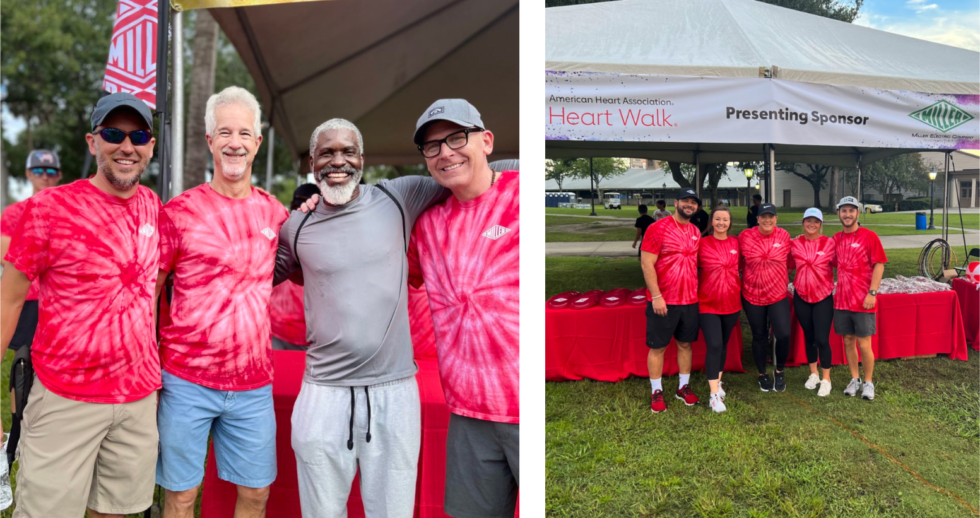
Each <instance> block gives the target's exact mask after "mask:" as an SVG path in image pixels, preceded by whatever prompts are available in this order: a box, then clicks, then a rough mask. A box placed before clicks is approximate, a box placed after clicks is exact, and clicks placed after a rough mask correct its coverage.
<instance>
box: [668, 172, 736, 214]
mask: <svg viewBox="0 0 980 518" xmlns="http://www.w3.org/2000/svg"><path fill="white" fill-rule="evenodd" d="M667 167H668V168H670V175H671V177H673V179H674V181H675V182H677V184H678V185H679V186H680V187H681V188H682V189H683V188H691V189H695V190H696V187H695V184H696V183H697V181H696V176H697V169H696V167H695V166H694V164H682V163H680V162H667ZM702 168H703V169H704V171H703V174H704V176H703V177H702V178H701V192H705V191H707V192H708V193H709V196H710V200H709V203H706V204H702V206H704V207H708V208H709V209H710V208H713V207H714V206H715V205H717V204H718V184H719V183H720V182H721V179H722V177H725V176H727V175H728V164H727V163H725V164H704V165H702Z"/></svg>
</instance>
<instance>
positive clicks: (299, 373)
mask: <svg viewBox="0 0 980 518" xmlns="http://www.w3.org/2000/svg"><path fill="white" fill-rule="evenodd" d="M273 353H274V356H275V381H274V382H273V385H272V397H273V400H274V403H275V412H276V427H277V429H276V455H277V456H278V461H279V474H278V476H277V477H276V481H275V482H274V483H273V484H272V488H271V492H270V495H269V504H268V507H267V509H268V511H267V514H266V516H268V517H269V518H274V517H280V516H281V517H284V518H287V517H288V518H295V517H298V516H300V514H301V513H300V505H299V484H298V482H297V479H296V457H295V455H294V454H293V449H292V446H290V435H291V432H292V427H291V426H290V416H291V415H292V412H293V403H294V402H295V401H296V396H298V395H299V389H300V386H301V384H302V380H303V366H304V361H305V357H306V353H305V352H302V351H273ZM417 361H418V364H419V373H418V374H417V375H416V376H415V379H416V380H417V381H418V384H419V396H420V398H421V400H422V450H421V452H420V453H419V474H418V482H417V485H416V489H415V518H427V517H444V516H448V515H447V514H445V513H443V512H442V502H443V491H444V484H445V478H446V433H447V432H448V429H449V408H448V407H447V406H446V400H445V398H444V397H443V395H442V385H441V384H440V382H439V370H438V367H437V365H436V362H435V361H433V360H417ZM203 486H204V487H203V495H202V499H201V517H202V518H233V516H234V512H235V499H236V498H237V493H236V489H235V486H234V485H233V484H231V483H228V482H225V481H223V480H220V479H219V478H218V472H217V467H216V465H215V462H214V453H213V451H212V452H210V453H209V454H208V461H207V469H206V470H205V474H204V484H203ZM347 506H348V507H347V509H348V516H350V517H351V518H357V517H363V516H364V505H363V504H362V503H361V492H360V484H359V482H358V480H357V479H355V480H354V484H353V487H352V489H351V496H350V500H349V501H348V504H347Z"/></svg>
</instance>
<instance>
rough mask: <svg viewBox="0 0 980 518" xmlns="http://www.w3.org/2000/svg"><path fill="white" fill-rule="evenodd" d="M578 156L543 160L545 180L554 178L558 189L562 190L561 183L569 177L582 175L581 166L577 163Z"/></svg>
mask: <svg viewBox="0 0 980 518" xmlns="http://www.w3.org/2000/svg"><path fill="white" fill-rule="evenodd" d="M579 161H580V159H578V158H562V159H558V160H545V162H544V169H545V180H554V181H555V182H557V183H558V191H559V192H561V191H562V189H563V188H562V183H563V182H564V181H565V180H569V179H571V178H578V177H580V176H582V173H583V171H582V167H581V165H580V164H579V163H578V162H579Z"/></svg>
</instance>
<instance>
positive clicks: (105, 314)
mask: <svg viewBox="0 0 980 518" xmlns="http://www.w3.org/2000/svg"><path fill="white" fill-rule="evenodd" d="M26 204H27V206H26V207H25V210H24V216H23V219H22V221H21V224H20V227H19V229H18V230H17V232H16V234H15V237H14V238H13V240H12V242H11V243H10V250H9V251H8V252H7V255H6V257H5V258H4V260H6V261H8V262H10V263H11V264H13V266H14V268H16V269H18V270H20V271H21V272H23V273H24V274H25V275H26V276H27V278H28V279H31V280H32V281H34V280H37V281H38V285H39V295H40V297H39V300H40V302H39V306H40V307H39V309H38V324H37V332H36V334H35V336H34V344H33V345H31V358H32V361H33V364H34V371H35V372H36V373H37V377H38V379H39V380H40V381H41V384H42V385H44V387H45V388H47V389H48V390H50V391H51V392H54V393H55V394H57V395H59V396H62V397H65V398H68V399H73V400H76V401H84V402H88V403H127V402H130V401H137V400H139V399H143V398H144V397H146V396H148V395H150V394H152V393H153V392H154V391H155V390H157V389H159V388H160V358H159V355H158V353H157V347H156V339H155V336H154V333H153V294H154V290H155V288H156V278H157V261H158V258H159V248H158V245H159V232H157V229H156V227H157V214H158V213H159V212H160V198H158V197H157V195H156V194H154V192H153V191H151V190H150V189H147V188H146V187H142V186H140V187H138V188H137V191H136V194H134V195H133V196H131V197H129V198H127V199H122V198H117V197H115V196H112V195H110V194H107V193H105V192H102V191H101V190H99V189H98V188H97V187H95V186H94V185H92V184H91V182H89V181H88V180H79V181H77V182H74V183H70V184H68V185H62V186H59V187H51V188H49V189H45V190H43V191H41V192H39V193H37V194H36V195H34V196H32V197H31V198H30V199H29V200H27V202H26Z"/></svg>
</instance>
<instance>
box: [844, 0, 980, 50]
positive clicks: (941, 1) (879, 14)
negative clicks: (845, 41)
mask: <svg viewBox="0 0 980 518" xmlns="http://www.w3.org/2000/svg"><path fill="white" fill-rule="evenodd" d="M978 5H980V4H978V2H977V1H976V0H904V1H903V0H866V1H865V3H864V6H863V7H861V14H860V16H859V17H858V19H857V20H855V21H854V23H856V24H857V25H864V26H865V27H871V28H873V29H879V30H882V31H888V32H893V33H895V34H901V35H903V36H911V37H913V38H919V39H922V40H929V41H933V42H936V43H942V44H943V45H952V46H954V47H962V48H964V49H970V50H974V51H978V52H980V9H978Z"/></svg>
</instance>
